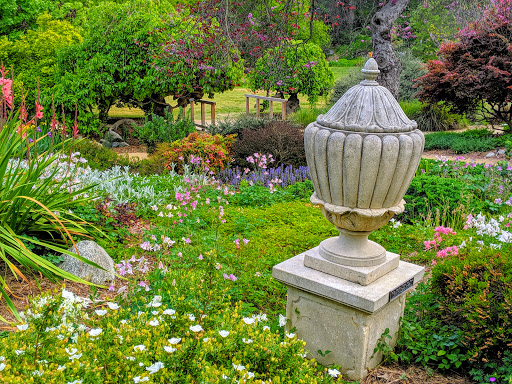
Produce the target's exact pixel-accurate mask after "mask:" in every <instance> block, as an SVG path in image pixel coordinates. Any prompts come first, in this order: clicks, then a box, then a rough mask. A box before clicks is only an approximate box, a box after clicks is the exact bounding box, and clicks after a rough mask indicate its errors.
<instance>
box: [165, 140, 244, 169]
mask: <svg viewBox="0 0 512 384" xmlns="http://www.w3.org/2000/svg"><path fill="white" fill-rule="evenodd" d="M234 141H235V136H234V135H228V136H226V137H224V136H222V135H215V136H212V135H211V134H209V133H198V132H193V133H191V134H190V135H188V136H187V137H186V138H184V139H182V140H177V141H174V142H172V143H171V144H169V145H168V150H166V151H165V152H164V153H163V157H164V161H165V166H166V167H167V168H168V169H172V164H173V163H174V164H175V167H176V168H175V169H176V171H177V172H180V173H181V172H183V165H184V164H187V163H188V162H194V161H193V160H194V159H197V158H199V161H200V164H201V165H202V166H203V167H207V168H208V170H209V171H211V172H214V173H215V172H218V171H219V170H221V169H224V168H225V167H226V165H227V164H228V163H229V162H230V160H231V156H230V152H231V146H232V145H233V142H234Z"/></svg>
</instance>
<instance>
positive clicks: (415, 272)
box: [272, 251, 424, 380]
mask: <svg viewBox="0 0 512 384" xmlns="http://www.w3.org/2000/svg"><path fill="white" fill-rule="evenodd" d="M307 252H310V251H307ZM307 252H305V253H301V254H300V255H297V256H295V257H292V258H291V259H288V260H286V261H284V262H282V263H280V264H278V265H276V266H275V267H274V269H273V271H272V276H273V277H274V278H275V279H276V280H278V281H280V282H282V283H283V284H285V285H286V286H288V301H287V306H286V315H287V318H288V319H289V321H288V324H287V327H288V329H291V328H295V329H296V333H297V337H298V338H299V339H302V340H304V341H305V342H306V349H307V350H308V351H309V357H313V358H315V359H316V360H317V361H318V362H320V363H321V364H324V365H326V366H329V365H333V364H339V365H340V366H341V369H342V371H343V373H344V375H345V376H346V377H348V378H350V379H352V380H360V379H362V378H364V377H365V376H366V375H367V373H368V370H370V369H372V368H375V367H376V366H377V365H378V364H379V363H380V361H381V360H382V354H381V353H375V354H374V353H373V350H374V349H375V347H376V346H377V343H378V340H379V339H380V337H381V335H382V334H383V333H384V332H385V331H386V329H389V334H390V335H391V336H392V339H388V340H387V342H388V345H390V346H392V345H394V343H395V342H396V337H397V332H398V329H399V326H400V317H402V315H403V312H404V308H405V295H404V293H405V292H406V291H407V290H408V289H409V288H411V287H412V286H413V285H414V284H416V283H417V282H418V281H419V280H421V279H422V277H423V273H424V268H423V267H420V266H418V265H414V264H411V263H406V262H404V261H399V263H398V266H397V267H396V268H395V269H393V270H391V271H389V272H388V273H386V274H385V275H383V276H381V277H380V278H378V279H377V280H375V281H373V282H372V283H370V284H369V285H361V284H358V283H355V282H352V281H348V280H345V279H341V278H339V277H336V276H333V275H332V274H328V273H324V272H321V271H319V270H317V269H312V268H309V267H307V266H305V265H304V259H305V254H306V253H307ZM318 351H320V352H318ZM326 351H330V352H329V353H327V352H326Z"/></svg>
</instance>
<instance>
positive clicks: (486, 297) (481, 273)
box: [432, 247, 512, 363]
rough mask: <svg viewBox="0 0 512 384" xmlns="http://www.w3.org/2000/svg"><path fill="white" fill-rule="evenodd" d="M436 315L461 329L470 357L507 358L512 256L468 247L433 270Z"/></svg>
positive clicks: (511, 317) (510, 333) (511, 328)
mask: <svg viewBox="0 0 512 384" xmlns="http://www.w3.org/2000/svg"><path fill="white" fill-rule="evenodd" d="M432 291H433V294H435V295H437V297H438V299H437V300H438V302H439V310H438V316H439V318H440V319H441V320H442V321H443V322H445V323H447V324H452V325H454V326H456V327H458V328H460V329H461V330H462V331H463V339H462V341H461V342H462V344H463V345H464V347H465V348H466V349H467V351H468V353H469V356H470V360H471V361H473V362H477V363H481V362H487V361H491V360H499V359H501V358H503V352H504V351H505V350H507V349H508V347H507V346H509V345H510V343H512V259H511V257H510V253H508V252H503V253H501V252H499V251H497V250H495V249H492V248H487V247H485V248H481V249H480V250H478V249H475V248H473V247H471V248H468V249H466V248H464V249H462V250H460V251H459V255H457V256H453V257H451V258H449V259H447V260H444V261H443V262H442V263H438V265H437V266H436V268H434V269H433V271H432Z"/></svg>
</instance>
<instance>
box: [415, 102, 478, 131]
mask: <svg viewBox="0 0 512 384" xmlns="http://www.w3.org/2000/svg"><path fill="white" fill-rule="evenodd" d="M414 120H416V122H417V123H418V129H421V130H422V131H424V132H438V131H451V130H455V129H461V128H463V127H464V126H466V125H467V124H468V123H467V120H466V119H465V118H463V117H462V116H460V115H457V114H454V113H451V112H450V111H449V110H448V109H447V108H445V107H443V106H440V105H434V104H424V105H423V107H422V108H421V112H420V113H419V114H418V115H416V116H415V117H414Z"/></svg>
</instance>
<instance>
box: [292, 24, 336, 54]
mask: <svg viewBox="0 0 512 384" xmlns="http://www.w3.org/2000/svg"><path fill="white" fill-rule="evenodd" d="M299 20H300V19H299ZM310 21H311V20H309V19H308V18H306V17H305V18H303V19H302V22H300V23H299V26H300V29H299V30H298V33H297V34H296V35H295V39H296V40H302V41H305V42H309V43H313V44H316V45H318V46H319V47H321V48H322V49H327V48H329V45H330V43H331V37H330V36H329V32H330V29H331V28H330V27H329V26H328V25H327V24H325V23H324V22H323V21H322V20H316V19H315V20H313V25H312V27H313V28H311V27H310ZM311 29H313V30H312V31H311Z"/></svg>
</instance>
